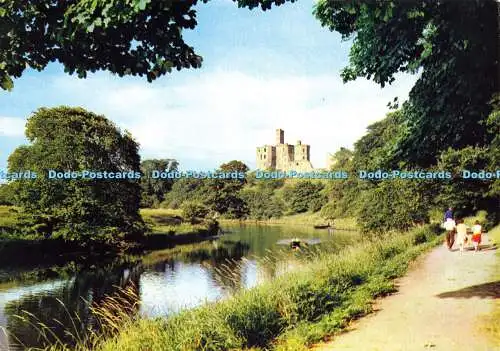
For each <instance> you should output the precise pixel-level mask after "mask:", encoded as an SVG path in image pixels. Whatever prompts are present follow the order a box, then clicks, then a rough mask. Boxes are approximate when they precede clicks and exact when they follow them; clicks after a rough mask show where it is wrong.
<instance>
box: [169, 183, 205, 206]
mask: <svg viewBox="0 0 500 351" xmlns="http://www.w3.org/2000/svg"><path fill="white" fill-rule="evenodd" d="M204 198H205V182H204V181H203V179H199V178H181V179H179V180H177V181H175V182H174V184H173V185H172V189H171V190H170V191H169V192H168V193H167V194H166V195H165V201H164V202H163V203H162V207H163V206H168V207H170V208H173V209H176V208H179V207H181V206H182V204H183V203H184V201H187V200H199V201H202V202H203V200H204Z"/></svg>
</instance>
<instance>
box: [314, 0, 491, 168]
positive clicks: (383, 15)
mask: <svg viewBox="0 0 500 351" xmlns="http://www.w3.org/2000/svg"><path fill="white" fill-rule="evenodd" d="M498 6H499V5H498V3H497V2H495V1H493V0H471V1H453V0H448V1H433V0H417V1H332V0H321V1H319V2H318V4H317V5H316V7H315V10H314V13H315V15H316V17H317V18H318V19H319V20H320V21H321V23H322V25H323V26H327V27H328V28H330V29H331V30H334V31H337V32H339V33H340V34H342V36H343V38H344V39H348V38H351V37H353V36H354V41H353V45H352V47H351V51H350V56H349V66H348V67H346V68H345V69H344V70H343V71H342V77H343V79H344V81H350V80H354V79H356V78H358V77H366V78H367V79H373V80H374V81H375V82H377V83H379V84H380V85H381V86H382V87H383V86H384V85H385V84H390V83H391V82H393V81H394V79H395V78H394V75H395V74H396V73H398V72H417V71H421V76H420V78H419V79H418V80H417V82H416V84H415V86H414V87H413V88H412V90H411V92H410V95H409V100H408V102H407V103H405V104H404V106H403V111H404V121H403V123H402V125H403V126H404V128H403V129H402V130H401V132H400V133H399V135H398V138H397V140H396V143H395V147H392V148H391V151H392V159H393V160H396V161H399V160H402V161H406V163H407V164H408V165H418V166H430V165H435V164H436V163H437V159H438V157H439V154H440V153H441V152H442V151H444V150H446V149H448V147H451V148H453V149H460V148H464V147H467V146H484V145H487V144H488V143H489V142H491V136H490V135H489V134H487V133H486V129H485V124H484V121H485V119H486V117H487V116H488V114H489V111H490V110H491V107H490V106H489V105H488V101H489V100H490V99H491V97H492V95H493V93H495V92H497V91H498V83H499V81H500V79H499V77H498V72H499V66H498V65H499V60H498V42H497V40H498V20H497V17H498Z"/></svg>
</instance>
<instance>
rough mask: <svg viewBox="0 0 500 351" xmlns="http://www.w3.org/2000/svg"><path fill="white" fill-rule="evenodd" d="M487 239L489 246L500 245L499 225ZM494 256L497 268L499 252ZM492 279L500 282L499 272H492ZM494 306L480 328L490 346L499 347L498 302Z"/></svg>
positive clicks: (499, 317)
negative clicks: (485, 333)
mask: <svg viewBox="0 0 500 351" xmlns="http://www.w3.org/2000/svg"><path fill="white" fill-rule="evenodd" d="M488 237H489V239H490V242H491V244H496V245H497V246H498V245H499V244H500V224H499V225H497V226H496V227H494V228H492V229H491V230H490V231H489V233H488ZM495 255H496V260H497V265H496V267H498V263H499V261H500V251H498V250H497V252H496V254H495ZM492 279H493V281H498V280H500V270H498V269H495V270H493V274H492ZM494 304H495V306H494V308H493V312H492V313H491V314H489V315H488V316H486V317H485V318H484V319H483V323H482V326H483V328H484V329H485V330H486V332H487V334H488V335H489V337H490V338H491V340H492V344H493V345H500V301H499V300H498V299H496V300H495V301H494Z"/></svg>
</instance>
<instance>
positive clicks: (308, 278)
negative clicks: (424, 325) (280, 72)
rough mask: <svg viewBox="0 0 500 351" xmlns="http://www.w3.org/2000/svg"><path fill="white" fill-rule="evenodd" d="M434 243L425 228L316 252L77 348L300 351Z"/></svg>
mask: <svg viewBox="0 0 500 351" xmlns="http://www.w3.org/2000/svg"><path fill="white" fill-rule="evenodd" d="M440 241H441V239H440V238H437V237H436V234H435V232H433V231H432V230H431V228H430V227H429V226H426V227H422V228H418V229H415V230H414V231H412V232H409V233H404V234H395V233H391V234H390V235H388V236H387V237H386V238H383V239H377V240H373V241H371V242H364V243H361V244H359V245H357V246H355V247H348V248H346V249H344V250H343V251H342V252H341V253H338V254H334V253H331V252H318V253H317V256H316V257H315V259H314V260H313V261H310V262H304V263H303V264H302V265H301V266H300V267H299V268H296V269H295V270H294V271H292V272H288V273H285V274H284V275H282V276H280V277H278V278H276V279H275V280H273V281H271V282H267V283H263V284H262V285H259V286H257V287H255V288H252V289H249V290H244V291H239V292H237V293H235V294H234V295H233V296H232V297H230V298H228V299H225V300H223V301H220V302H215V303H210V304H206V305H203V306H201V307H198V308H195V309H191V310H186V311H183V312H180V313H178V314H176V315H174V316H171V317H168V318H158V319H141V318H139V319H137V320H134V319H131V318H129V319H125V321H124V322H121V324H120V326H119V328H118V329H116V328H115V331H116V330H119V333H118V334H116V335H113V333H111V334H108V335H105V337H103V338H100V337H96V338H94V339H92V340H90V344H88V343H87V344H85V345H84V344H81V343H80V344H79V345H78V346H77V350H78V349H79V350H84V349H88V348H91V349H95V350H104V351H107V350H121V351H127V350H134V351H136V350H150V351H156V350H158V351H159V350H162V351H163V350H166V351H170V350H171V351H174V350H175V351H177V350H179V351H181V350H182V351H184V350H207V351H208V350H213V351H216V350H238V349H240V350H241V349H254V350H259V349H276V350H287V351H291V350H304V349H305V348H306V347H307V346H309V345H311V343H314V342H316V341H319V340H321V339H322V338H324V337H325V336H327V335H331V334H332V333H335V332H337V331H338V330H341V329H342V328H344V327H345V326H346V325H347V324H348V323H349V321H350V320H352V319H355V318H359V317H360V316H362V315H364V314H366V313H369V312H370V311H371V302H372V300H373V299H374V298H375V297H377V296H380V295H384V294H387V293H390V292H392V291H394V285H393V283H392V280H393V279H394V278H396V277H399V276H401V275H402V274H404V272H405V271H406V269H407V267H408V264H409V263H410V262H411V261H412V260H413V259H415V258H416V257H417V256H418V255H419V254H420V253H421V252H423V251H425V250H426V249H428V248H430V247H432V246H433V245H435V244H436V243H437V242H440Z"/></svg>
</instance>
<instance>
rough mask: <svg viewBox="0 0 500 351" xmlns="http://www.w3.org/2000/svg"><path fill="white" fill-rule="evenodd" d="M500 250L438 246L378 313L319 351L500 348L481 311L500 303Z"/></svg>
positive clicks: (472, 350)
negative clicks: (497, 273) (498, 276)
mask: <svg viewBox="0 0 500 351" xmlns="http://www.w3.org/2000/svg"><path fill="white" fill-rule="evenodd" d="M488 246H489V245H488ZM495 252H496V250H495V249H494V248H493V247H491V246H489V249H486V248H485V249H483V250H482V251H480V252H478V253H476V254H474V252H473V251H467V252H464V254H463V255H460V253H459V252H458V251H454V252H449V251H448V249H447V248H445V247H444V246H440V247H438V248H436V249H434V250H433V251H431V252H430V253H429V254H427V255H426V256H424V257H423V258H422V259H420V261H418V262H417V263H416V264H415V265H414V266H413V268H412V269H411V270H410V272H409V273H408V275H407V276H406V277H404V278H402V279H401V280H399V281H398V286H399V292H398V293H396V294H395V295H392V296H389V297H387V298H384V299H381V300H379V301H378V302H377V304H376V306H375V308H376V310H377V312H376V313H374V314H372V315H369V316H367V317H365V318H362V319H360V320H359V321H358V322H356V323H355V324H354V325H353V326H352V328H350V330H349V331H348V332H347V333H344V334H341V335H339V336H337V337H335V338H334V339H333V341H332V342H330V343H326V344H321V345H317V347H315V348H314V349H315V351H326V350H335V351H337V350H351V351H416V350H436V351H438V350H446V351H466V350H467V351H469V350H470V351H497V350H500V345H492V343H491V342H490V341H489V340H488V339H487V337H486V336H485V335H484V332H483V331H482V330H481V328H480V326H481V319H482V318H483V317H482V316H484V315H485V314H488V313H490V312H491V311H492V309H493V306H494V304H495V303H500V282H499V281H496V282H495V281H494V279H493V278H492V276H493V275H492V272H493V270H494V269H496V270H498V269H499V264H498V261H497V257H496V256H495Z"/></svg>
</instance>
